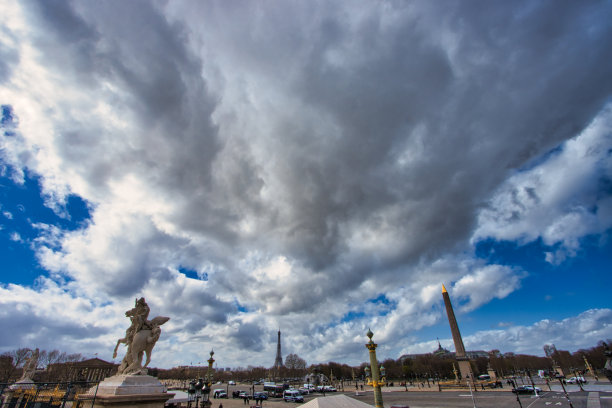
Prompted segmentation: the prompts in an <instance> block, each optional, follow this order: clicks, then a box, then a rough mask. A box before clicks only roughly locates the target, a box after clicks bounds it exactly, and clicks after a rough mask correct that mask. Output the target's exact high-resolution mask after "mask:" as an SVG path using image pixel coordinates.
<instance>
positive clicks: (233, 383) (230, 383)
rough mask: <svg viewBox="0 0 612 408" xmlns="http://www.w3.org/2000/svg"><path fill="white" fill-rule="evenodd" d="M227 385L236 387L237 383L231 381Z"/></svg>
mask: <svg viewBox="0 0 612 408" xmlns="http://www.w3.org/2000/svg"><path fill="white" fill-rule="evenodd" d="M227 385H236V381H233V380H229V381H228V382H227Z"/></svg>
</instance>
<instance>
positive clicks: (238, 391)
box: [232, 390, 246, 398]
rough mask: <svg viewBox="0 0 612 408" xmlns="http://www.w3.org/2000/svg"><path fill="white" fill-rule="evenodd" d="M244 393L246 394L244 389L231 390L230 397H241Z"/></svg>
mask: <svg viewBox="0 0 612 408" xmlns="http://www.w3.org/2000/svg"><path fill="white" fill-rule="evenodd" d="M244 395H246V391H242V390H235V391H232V398H243V396H244Z"/></svg>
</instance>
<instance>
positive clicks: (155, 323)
mask: <svg viewBox="0 0 612 408" xmlns="http://www.w3.org/2000/svg"><path fill="white" fill-rule="evenodd" d="M149 311H150V309H149V305H147V302H145V299H144V298H140V299H136V303H135V305H134V308H132V309H130V310H128V311H127V312H125V315H126V316H127V317H129V318H130V320H131V322H132V324H131V325H130V327H129V328H128V329H127V330H126V331H125V337H124V338H122V339H119V340H117V345H116V346H115V351H114V352H113V358H116V357H117V349H118V348H119V344H121V343H123V344H125V345H127V353H125V357H123V361H122V362H121V364H120V365H119V369H118V370H117V374H119V375H121V374H124V375H127V374H136V375H141V374H142V375H146V374H147V366H148V365H149V363H150V362H151V351H152V350H153V346H155V343H156V342H157V340H158V339H159V336H160V334H161V329H160V327H159V326H161V325H162V324H164V323H166V322H167V321H168V320H170V318H169V317H164V316H157V317H156V318H154V319H152V320H147V318H148V317H149ZM145 353H146V354H147V360H146V362H145V364H144V366H143V365H142V357H143V355H144V354H145Z"/></svg>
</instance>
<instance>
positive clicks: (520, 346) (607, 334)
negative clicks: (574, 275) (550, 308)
mask: <svg viewBox="0 0 612 408" xmlns="http://www.w3.org/2000/svg"><path fill="white" fill-rule="evenodd" d="M500 327H501V326H500ZM611 337H612V310H611V309H590V310H587V311H585V312H583V313H580V314H579V315H577V316H572V317H568V318H566V319H563V320H551V319H544V320H540V321H538V322H535V323H533V324H532V325H530V326H524V325H516V326H511V327H508V328H506V329H496V330H484V331H479V332H476V333H474V334H472V335H469V336H464V337H463V342H464V344H465V347H466V349H467V350H485V351H489V350H500V351H501V352H502V353H505V352H509V351H511V352H514V353H517V354H518V353H521V354H532V355H544V351H543V349H542V347H543V346H544V344H551V343H553V344H555V345H556V346H557V348H558V349H560V350H570V351H571V352H574V351H576V350H579V349H581V348H582V349H586V348H590V347H593V346H594V345H596V344H597V342H599V341H600V340H606V339H609V338H611ZM434 343H435V342H434V341H427V342H421V343H417V344H414V345H411V346H410V347H408V348H407V349H406V350H405V353H404V354H406V353H429V352H432V351H433V350H434V349H435V348H436V347H437V343H436V344H435V346H436V347H434ZM440 343H441V344H442V346H443V347H446V348H448V349H449V350H454V349H455V348H454V345H453V340H452V339H440Z"/></svg>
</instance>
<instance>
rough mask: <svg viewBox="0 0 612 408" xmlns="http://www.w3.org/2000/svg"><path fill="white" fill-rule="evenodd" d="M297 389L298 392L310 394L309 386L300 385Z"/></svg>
mask: <svg viewBox="0 0 612 408" xmlns="http://www.w3.org/2000/svg"><path fill="white" fill-rule="evenodd" d="M298 391H299V392H300V394H302V395H308V394H310V389H309V388H304V387H300V388H298Z"/></svg>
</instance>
